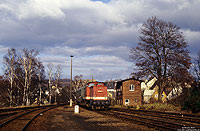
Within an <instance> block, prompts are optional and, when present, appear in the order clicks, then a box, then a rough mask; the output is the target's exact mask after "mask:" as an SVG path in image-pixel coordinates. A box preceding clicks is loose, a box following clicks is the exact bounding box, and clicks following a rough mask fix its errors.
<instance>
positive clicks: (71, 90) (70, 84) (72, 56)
mask: <svg viewBox="0 0 200 131" xmlns="http://www.w3.org/2000/svg"><path fill="white" fill-rule="evenodd" d="M70 57H71V80H70V96H69V97H70V106H72V57H73V55H71V56H70Z"/></svg>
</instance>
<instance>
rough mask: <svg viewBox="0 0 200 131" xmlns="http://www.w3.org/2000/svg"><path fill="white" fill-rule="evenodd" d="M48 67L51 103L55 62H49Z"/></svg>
mask: <svg viewBox="0 0 200 131" xmlns="http://www.w3.org/2000/svg"><path fill="white" fill-rule="evenodd" d="M47 68H48V71H47V72H48V76H49V103H51V97H52V74H53V73H52V71H53V64H52V63H50V62H49V64H48V65H47Z"/></svg>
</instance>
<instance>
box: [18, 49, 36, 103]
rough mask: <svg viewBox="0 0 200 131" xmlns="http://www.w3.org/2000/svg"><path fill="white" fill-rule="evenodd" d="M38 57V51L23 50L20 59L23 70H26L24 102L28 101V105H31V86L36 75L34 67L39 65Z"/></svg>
mask: <svg viewBox="0 0 200 131" xmlns="http://www.w3.org/2000/svg"><path fill="white" fill-rule="evenodd" d="M37 55H38V51H35V50H33V49H31V50H28V49H23V51H22V55H21V57H20V62H21V64H22V67H23V70H24V96H23V102H25V101H26V105H30V99H29V95H30V85H31V80H32V77H33V75H34V66H35V65H36V63H37V58H36V56H37Z"/></svg>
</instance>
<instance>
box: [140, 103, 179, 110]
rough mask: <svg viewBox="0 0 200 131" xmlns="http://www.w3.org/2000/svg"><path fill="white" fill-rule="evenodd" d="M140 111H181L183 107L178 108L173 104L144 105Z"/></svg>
mask: <svg viewBox="0 0 200 131" xmlns="http://www.w3.org/2000/svg"><path fill="white" fill-rule="evenodd" d="M140 109H144V110H156V111H180V110H181V107H177V106H174V105H172V104H166V103H153V104H144V105H142V106H141V107H140Z"/></svg>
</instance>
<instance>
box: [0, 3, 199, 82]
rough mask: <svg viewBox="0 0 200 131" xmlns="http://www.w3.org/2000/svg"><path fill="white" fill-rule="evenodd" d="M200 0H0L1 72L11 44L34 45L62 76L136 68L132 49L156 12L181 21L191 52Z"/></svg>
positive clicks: (122, 73)
mask: <svg viewBox="0 0 200 131" xmlns="http://www.w3.org/2000/svg"><path fill="white" fill-rule="evenodd" d="M198 12H200V0H0V67H1V69H0V74H3V70H2V67H3V56H4V55H5V54H6V53H7V50H8V48H16V49H17V50H18V51H19V50H21V49H23V48H28V49H35V50H38V51H39V52H40V54H39V56H38V57H39V58H40V60H41V61H42V62H43V64H44V65H45V66H46V65H47V64H48V63H49V62H51V63H53V64H54V67H56V65H58V64H61V65H62V77H63V78H66V77H67V78H70V55H73V56H74V57H73V60H72V61H73V68H72V69H73V76H75V75H83V76H84V77H83V78H84V79H88V78H90V79H91V78H92V76H93V77H94V79H96V80H99V81H105V80H111V79H112V80H114V79H125V78H128V77H130V74H131V72H133V71H134V67H135V66H134V63H133V62H132V61H131V60H130V59H129V55H130V54H129V51H130V49H131V48H132V47H135V46H137V43H138V37H139V35H140V33H139V31H140V27H141V25H142V24H143V23H144V22H145V21H146V20H147V19H148V18H150V17H152V16H156V17H158V18H160V19H162V20H165V21H167V22H168V21H170V22H172V23H174V24H176V25H177V26H179V27H181V30H182V31H183V33H184V36H185V39H186V40H187V41H188V44H189V47H188V50H189V51H190V52H191V53H190V55H191V56H192V57H193V56H195V54H197V52H198V50H200V44H199V42H200V22H199V21H200V15H199V13H198Z"/></svg>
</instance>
